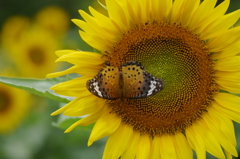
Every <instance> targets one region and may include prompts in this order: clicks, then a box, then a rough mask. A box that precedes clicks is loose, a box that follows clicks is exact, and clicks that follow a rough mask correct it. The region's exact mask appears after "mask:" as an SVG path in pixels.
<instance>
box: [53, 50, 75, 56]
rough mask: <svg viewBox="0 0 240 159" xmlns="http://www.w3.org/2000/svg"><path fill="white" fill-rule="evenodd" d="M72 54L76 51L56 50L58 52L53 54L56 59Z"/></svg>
mask: <svg viewBox="0 0 240 159" xmlns="http://www.w3.org/2000/svg"><path fill="white" fill-rule="evenodd" d="M72 52H76V50H58V51H56V52H55V54H56V55H57V56H58V57H61V56H64V55H67V54H70V53H72Z"/></svg>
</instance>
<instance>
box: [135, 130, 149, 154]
mask: <svg viewBox="0 0 240 159" xmlns="http://www.w3.org/2000/svg"><path fill="white" fill-rule="evenodd" d="M150 145H151V144H150V138H149V136H148V134H143V135H141V136H140V140H139V143H138V150H137V156H136V159H149V155H150Z"/></svg>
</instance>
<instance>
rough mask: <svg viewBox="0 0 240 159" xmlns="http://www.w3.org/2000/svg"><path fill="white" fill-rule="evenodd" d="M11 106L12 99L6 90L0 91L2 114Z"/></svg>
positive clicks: (0, 110)
mask: <svg viewBox="0 0 240 159" xmlns="http://www.w3.org/2000/svg"><path fill="white" fill-rule="evenodd" d="M10 105H11V97H10V95H9V94H8V92H7V91H5V90H0V113H1V112H4V111H6V110H7V109H8V108H9V107H10Z"/></svg>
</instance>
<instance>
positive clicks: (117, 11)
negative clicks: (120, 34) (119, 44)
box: [106, 0, 128, 31]
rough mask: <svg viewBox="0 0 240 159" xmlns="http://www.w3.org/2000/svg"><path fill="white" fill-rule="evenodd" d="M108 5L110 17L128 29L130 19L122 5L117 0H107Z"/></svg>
mask: <svg viewBox="0 0 240 159" xmlns="http://www.w3.org/2000/svg"><path fill="white" fill-rule="evenodd" d="M106 5H107V8H108V14H109V17H110V19H112V20H114V21H115V22H116V23H117V24H118V25H119V26H120V28H122V30H123V31H127V30H128V23H127V22H128V21H127V20H126V16H125V12H124V11H123V10H122V8H121V7H120V5H119V4H118V3H117V2H116V1H115V0H106Z"/></svg>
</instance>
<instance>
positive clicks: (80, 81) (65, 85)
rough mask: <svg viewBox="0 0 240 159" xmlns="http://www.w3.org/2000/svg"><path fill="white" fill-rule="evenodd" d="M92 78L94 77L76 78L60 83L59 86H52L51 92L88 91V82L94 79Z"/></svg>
mask: <svg viewBox="0 0 240 159" xmlns="http://www.w3.org/2000/svg"><path fill="white" fill-rule="evenodd" d="M92 78H93V77H87V76H83V77H78V78H74V79H72V80H69V81H66V82H62V83H58V84H56V85H54V86H52V87H51V90H66V89H73V90H74V89H79V90H83V89H86V83H87V81H88V80H90V79H92Z"/></svg>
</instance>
